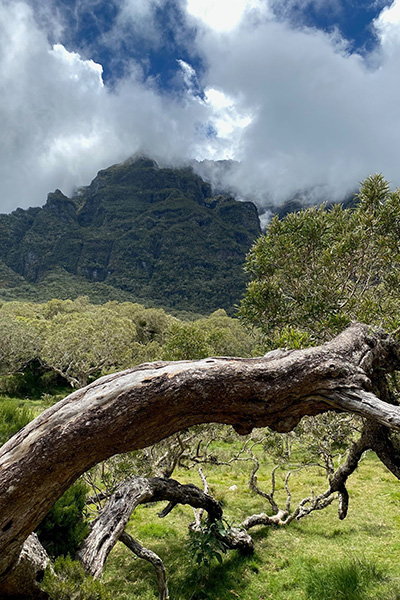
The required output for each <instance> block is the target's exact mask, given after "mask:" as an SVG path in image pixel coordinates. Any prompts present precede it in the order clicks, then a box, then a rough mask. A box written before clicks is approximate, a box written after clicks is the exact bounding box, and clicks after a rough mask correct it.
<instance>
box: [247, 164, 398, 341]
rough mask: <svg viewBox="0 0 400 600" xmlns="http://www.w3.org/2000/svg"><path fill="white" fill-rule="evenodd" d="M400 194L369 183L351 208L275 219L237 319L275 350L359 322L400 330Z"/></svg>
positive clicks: (376, 180)
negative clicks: (257, 331)
mask: <svg viewBox="0 0 400 600" xmlns="http://www.w3.org/2000/svg"><path fill="white" fill-rule="evenodd" d="M399 240H400V190H396V191H390V187H389V184H388V183H387V181H385V179H384V178H383V176H382V175H373V176H371V177H368V178H367V179H366V180H365V181H364V183H363V184H362V186H361V189H360V192H359V194H358V197H357V203H356V206H355V207H354V208H353V207H352V208H344V207H343V206H342V205H340V204H337V205H333V206H326V205H322V206H316V207H311V208H309V209H306V210H302V211H300V212H297V213H291V214H288V215H287V216H286V217H285V218H283V219H279V218H278V217H275V218H273V219H272V221H271V222H270V223H269V225H268V227H267V230H266V233H265V235H262V236H261V237H260V238H259V239H258V240H257V241H256V243H255V244H254V246H253V248H252V249H251V251H250V253H249V255H248V257H247V264H246V269H247V271H248V272H249V273H250V275H251V282H250V283H249V284H248V287H247V292H246V294H245V297H244V299H243V301H242V303H241V307H240V315H241V317H242V318H243V320H244V321H245V322H246V323H248V324H250V325H252V326H257V327H259V328H260V329H261V330H262V331H263V332H264V333H265V334H266V335H267V336H268V337H269V339H270V340H271V341H272V342H273V343H275V345H288V346H291V345H294V346H296V344H297V345H300V346H301V345H303V346H304V345H309V344H310V343H315V342H316V341H321V340H324V339H328V338H329V337H331V336H332V335H335V334H337V333H338V332H339V331H341V330H343V328H344V327H345V326H346V325H348V324H349V323H350V322H351V321H359V322H362V323H368V324H371V325H375V326H379V327H383V328H384V329H386V330H389V331H390V330H394V329H396V328H397V327H398V326H399V323H400V294H399V289H400V245H399Z"/></svg>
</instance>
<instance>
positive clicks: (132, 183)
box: [0, 157, 261, 313]
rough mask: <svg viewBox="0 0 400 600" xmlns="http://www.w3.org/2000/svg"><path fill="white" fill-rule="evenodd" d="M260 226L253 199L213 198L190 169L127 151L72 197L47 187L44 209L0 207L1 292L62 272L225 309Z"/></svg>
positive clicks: (194, 306) (169, 302) (175, 301)
mask: <svg viewBox="0 0 400 600" xmlns="http://www.w3.org/2000/svg"><path fill="white" fill-rule="evenodd" d="M260 233H261V229H260V222H259V218H258V214H257V209H256V207H255V205H254V204H252V203H250V202H239V201H237V200H235V199H234V198H232V197H231V196H228V195H223V194H218V195H216V196H214V195H213V193H212V189H211V186H210V185H209V184H208V183H206V182H205V181H203V180H202V179H201V178H200V177H199V176H198V175H196V174H195V173H194V171H193V169H191V168H190V167H188V168H182V169H169V168H161V167H159V166H158V165H157V163H155V161H153V160H152V159H149V158H147V157H140V158H135V159H134V160H128V161H125V162H124V163H121V164H118V165H113V166H111V167H109V168H108V169H104V170H101V171H99V173H98V174H97V176H96V177H95V178H94V179H93V181H92V182H91V184H90V185H89V186H86V187H82V188H79V189H78V190H77V191H76V192H75V193H74V194H73V195H72V196H71V197H67V196H66V195H64V194H63V193H62V192H61V191H60V190H55V191H54V192H52V193H50V194H49V195H48V198H47V202H46V204H45V205H44V206H43V207H42V208H29V209H26V210H22V209H17V210H15V211H13V212H12V213H10V214H9V215H0V261H1V264H2V265H3V267H2V268H1V267H0V283H1V287H2V289H0V298H3V299H10V297H11V298H12V296H13V292H12V290H14V292H15V294H16V295H19V296H21V293H22V292H21V286H22V287H23V286H27V290H28V288H29V286H30V287H31V288H32V286H33V287H35V286H38V285H39V284H40V282H43V280H44V279H45V278H46V277H48V276H49V274H51V273H54V272H58V273H59V274H60V273H61V274H62V272H63V271H64V272H66V273H68V274H69V275H73V276H75V277H77V278H80V279H81V280H82V281H83V280H86V281H88V282H90V283H93V284H95V283H96V284H105V285H106V286H108V288H107V289H109V288H111V289H113V290H114V289H115V290H117V291H122V292H123V294H125V295H128V297H132V299H137V300H138V301H142V302H143V301H146V300H147V301H148V302H150V303H153V304H156V305H160V306H164V307H166V308H171V309H177V308H182V309H184V310H189V311H195V312H201V313H204V312H210V311H212V310H215V309H217V308H226V309H227V310H229V311H232V310H233V307H234V305H235V304H236V303H237V302H238V301H239V299H240V297H241V295H242V293H243V291H244V287H245V275H244V273H243V269H242V265H243V263H244V260H245V255H246V253H247V251H248V250H249V248H250V247H251V244H252V242H253V241H254V239H255V238H256V237H257V236H258V235H260ZM7 273H8V278H7ZM21 277H22V281H21V279H20V278H21ZM60 277H62V275H60ZM32 289H33V288H32ZM32 289H31V293H33V292H32ZM64 293H65V292H64ZM27 295H29V294H28V293H27ZM107 295H108V294H107V292H104V297H105V298H104V299H105V300H106V299H107ZM111 295H113V294H111Z"/></svg>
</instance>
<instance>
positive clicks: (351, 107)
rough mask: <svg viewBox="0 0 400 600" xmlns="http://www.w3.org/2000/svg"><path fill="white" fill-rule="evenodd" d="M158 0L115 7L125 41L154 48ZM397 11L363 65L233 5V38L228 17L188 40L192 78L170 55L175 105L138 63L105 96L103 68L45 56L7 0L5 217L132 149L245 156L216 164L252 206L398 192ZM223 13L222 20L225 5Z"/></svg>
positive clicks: (2, 134)
mask: <svg viewBox="0 0 400 600" xmlns="http://www.w3.org/2000/svg"><path fill="white" fill-rule="evenodd" d="M164 1H165V0H151V1H149V2H145V1H144V0H141V1H139V0H135V1H133V0H121V3H122V4H121V5H122V6H123V12H122V13H121V15H120V19H123V18H124V19H125V20H124V21H119V23H120V24H121V27H122V29H121V31H124V27H126V28H129V24H130V23H132V22H133V21H135V23H136V25H135V26H136V27H138V28H140V27H141V24H142V29H143V31H144V32H146V31H147V28H148V34H149V37H148V40H150V41H151V35H153V34H152V33H151V27H150V24H151V23H153V22H154V19H155V14H156V12H155V8H157V7H162V6H163V5H164V4H163V3H164ZM221 2H222V0H214V3H213V4H214V5H215V6H216V7H217V6H219V8H221V6H222V4H221ZM399 4H400V0H396V2H394V3H393V5H392V6H391V8H390V9H387V10H385V11H383V12H382V14H381V16H380V18H379V19H378V20H377V21H376V23H375V26H376V29H377V32H378V35H379V36H380V39H381V46H380V47H379V48H378V49H377V51H376V52H375V54H374V56H373V57H372V58H373V60H372V59H371V60H369V62H368V63H366V62H365V61H364V59H362V58H361V57H360V56H358V55H350V54H349V53H348V52H347V50H346V44H345V41H343V40H342V39H340V37H338V35H337V34H336V36H333V35H332V36H329V35H327V34H325V33H323V32H319V31H317V30H315V29H313V30H312V29H304V30H299V29H294V28H291V27H289V26H287V25H285V23H282V22H280V23H278V22H274V21H273V20H272V19H271V16H270V15H269V14H267V13H266V12H264V13H263V12H262V11H261V9H262V8H263V7H264V9H267V8H268V3H267V2H264V3H262V2H259V3H258V4H257V6H256V5H255V4H254V3H252V4H249V2H245V1H244V0H243V2H242V3H241V4H240V5H239V4H238V5H237V6H238V9H237V10H238V12H237V13H234V10H233V9H232V12H233V13H234V14H236V18H237V19H239V21H235V24H234V28H232V27H233V26H232V23H233V21H232V23H231V25H230V26H229V28H228V27H227V28H225V29H224V30H221V26H220V25H218V23H216V25H214V26H211V25H206V24H203V25H202V26H201V27H199V28H198V32H197V36H195V37H194V36H193V35H192V38H191V40H190V44H191V46H190V50H191V51H192V52H193V53H194V54H196V53H200V55H201V56H202V58H203V60H204V65H206V67H207V68H206V69H205V70H204V72H203V73H201V75H199V77H198V76H197V74H196V73H195V71H194V69H193V67H192V65H191V64H189V62H186V61H184V60H182V59H181V58H180V57H179V56H177V57H176V58H177V59H178V64H179V65H180V69H181V72H182V74H183V79H184V80H185V82H186V87H185V90H186V92H185V93H184V94H183V96H181V97H179V95H178V94H175V95H173V94H167V93H166V92H162V91H160V89H159V88H158V87H157V85H156V84H157V82H154V81H153V80H151V79H148V80H144V79H143V75H142V72H141V70H140V68H139V67H138V66H137V65H136V64H134V63H131V64H130V67H131V68H130V70H129V76H127V77H126V78H125V79H123V80H121V81H119V82H118V83H117V84H116V85H115V87H114V88H113V89H110V88H109V87H108V86H107V85H104V84H103V81H102V67H101V65H99V64H97V63H95V62H93V61H92V60H84V59H83V58H82V57H81V56H80V55H79V54H78V53H77V52H72V51H69V50H71V49H69V50H67V49H66V48H65V47H64V46H62V45H61V44H56V45H55V46H54V47H51V46H50V45H49V43H48V40H47V37H46V35H45V33H44V31H43V30H41V29H40V27H39V26H38V24H37V22H36V21H35V19H34V15H33V13H32V10H31V9H29V7H28V6H27V5H26V3H25V2H22V1H14V2H10V1H5V0H3V2H0V77H1V81H2V94H1V95H0V119H1V127H0V141H1V144H0V202H1V210H2V211H8V210H10V209H12V208H15V207H16V206H17V205H20V206H24V207H26V206H28V205H38V204H41V203H43V202H44V201H45V198H46V194H47V192H49V191H51V190H53V189H55V188H56V187H59V188H61V189H62V190H63V191H64V193H67V194H69V193H70V192H71V191H72V189H73V188H74V187H76V186H80V185H86V184H88V183H89V181H90V180H91V179H92V178H93V177H94V175H95V173H96V171H97V170H99V169H100V168H105V167H107V166H108V165H110V164H112V163H115V162H118V161H120V160H124V159H126V158H127V157H128V156H129V155H131V154H133V153H134V152H136V151H145V152H148V153H149V154H150V155H152V156H153V157H154V158H155V159H156V160H159V161H160V162H161V163H168V162H171V163H179V162H182V161H185V160H189V159H190V158H197V159H199V160H202V159H206V158H214V159H222V158H232V159H236V160H240V161H241V164H240V165H239V166H235V167H232V168H230V167H229V165H228V167H227V168H225V167H226V165H225V166H224V169H223V174H222V175H221V178H222V180H223V181H224V183H225V184H226V186H228V187H230V188H231V189H233V190H235V191H236V192H237V194H238V196H240V197H250V198H253V199H255V200H257V201H258V202H259V204H266V203H268V202H270V201H273V202H282V201H284V200H285V199H287V198H288V197H290V196H291V195H293V194H296V193H297V192H298V191H304V190H308V192H309V194H311V195H312V194H314V196H315V197H316V198H317V199H320V198H321V197H326V198H328V199H330V198H335V199H340V198H343V196H344V195H345V194H346V193H347V192H349V191H351V190H352V189H354V186H355V185H357V182H358V181H360V180H361V179H363V178H364V177H365V176H366V175H368V174H369V173H372V172H377V171H382V172H383V173H384V174H385V176H386V177H388V178H389V179H390V180H391V181H392V182H393V184H394V185H400V170H399V168H398V156H399V155H400V114H399V110H398V106H399V105H400V84H399V80H398V66H399V64H400V38H399V37H398V36H397V34H398V32H399V29H400V24H399V19H398V13H396V11H397V10H398V6H399ZM190 6H192V8H191V10H192V12H191V13H188V15H187V18H188V23H189V25H191V26H192V25H193V22H194V19H195V17H194V16H193V15H194V12H193V11H194V8H193V7H194V4H193V5H189V8H190ZM205 6H206V4H205V3H204V4H203V7H205ZM210 6H211V5H210ZM224 6H225V12H226V13H229V10H230V7H231V6H233V5H231V3H229V4H226V3H224ZM182 7H184V0H182ZM128 9H129V12H127V11H128ZM239 9H240V10H239ZM198 10H200V9H198ZM124 11H125V12H124ZM252 11H253V12H252ZM123 15H125V16H123ZM238 15H240V18H239V16H238ZM253 17H256V18H253ZM266 17H267V18H266ZM204 18H205V17H204ZM207 18H208V17H207ZM196 19H199V23H203V21H202V19H203V17H201V16H197V17H196ZM157 27H159V24H158V25H157ZM222 29H223V28H222ZM156 31H157V32H159V30H158V29H156ZM178 33H179V32H178ZM157 35H158V33H157ZM157 35H156V37H157ZM185 35H186V34H185V32H182V39H184V38H185ZM150 41H149V43H150ZM158 43H159V40H156V42H155V44H156V45H157V44H158ZM370 58H371V57H370ZM371 65H374V68H372V67H371ZM199 86H201V87H202V89H203V91H204V95H203V96H202V95H201V94H199V92H198V87H199ZM221 178H220V179H221Z"/></svg>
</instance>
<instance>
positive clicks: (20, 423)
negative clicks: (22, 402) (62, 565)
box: [0, 399, 33, 445]
mask: <svg viewBox="0 0 400 600" xmlns="http://www.w3.org/2000/svg"><path fill="white" fill-rule="evenodd" d="M32 419H33V414H32V412H31V411H30V410H29V409H28V408H26V407H25V406H19V405H18V404H17V403H16V401H15V400H8V399H2V400H0V445H2V444H5V442H6V441H7V440H8V439H10V438H11V437H12V436H13V435H15V434H16V433H17V431H19V430H20V429H22V428H23V427H25V425H27V424H28V423H29V421H31V420H32Z"/></svg>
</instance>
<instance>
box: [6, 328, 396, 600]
mask: <svg viewBox="0 0 400 600" xmlns="http://www.w3.org/2000/svg"><path fill="white" fill-rule="evenodd" d="M399 366H400V360H399V350H398V347H397V345H396V343H395V342H394V340H393V339H392V338H391V337H390V336H388V335H387V334H385V333H384V332H381V331H375V332H373V331H372V330H371V329H370V328H369V327H367V326H364V325H353V326H351V327H349V328H348V329H347V330H346V331H345V332H343V333H342V334H341V335H339V336H338V337H337V338H335V339H334V340H332V341H331V342H329V343H327V344H324V345H322V346H319V347H316V348H308V349H306V350H301V351H292V352H282V351H281V352H275V353H272V354H270V355H267V356H266V357H264V358H256V359H238V358H237V359H236V358H209V359H204V360H200V361H181V362H172V363H165V362H164V363H161V362H159V363H152V364H144V365H141V366H139V367H137V368H134V369H130V370H128V371H124V372H122V373H117V374H114V375H109V376H106V377H102V378H101V379H99V380H98V381H96V382H94V383H92V384H91V385H89V386H87V387H86V388H84V389H81V390H78V391H76V392H74V393H73V394H71V395H69V396H68V397H67V398H65V399H64V400H62V401H61V402H59V403H58V404H56V405H55V406H53V407H51V408H49V409H47V410H46V411H45V412H44V413H42V414H41V415H40V416H39V417H38V418H37V419H35V421H33V422H32V423H30V424H29V425H28V426H27V427H25V428H24V429H23V430H22V431H20V432H19V433H18V434H17V435H16V436H14V438H12V439H11V440H9V442H7V443H6V444H5V445H4V446H3V447H2V448H1V452H0V477H1V479H0V581H1V580H3V581H5V580H6V579H7V577H8V575H9V573H10V572H11V570H12V569H13V567H14V566H15V564H16V561H17V559H18V555H19V553H20V551H21V548H22V545H23V543H24V541H25V540H26V538H27V537H28V535H29V534H30V533H31V532H32V531H33V530H34V529H35V528H36V527H37V525H38V524H39V523H40V521H41V520H42V519H43V517H44V516H45V515H46V513H47V512H48V510H49V509H50V508H51V506H52V505H53V504H54V502H55V501H56V500H57V499H58V498H59V497H60V496H61V494H62V493H63V492H64V491H65V490H66V489H67V488H68V487H69V486H70V485H71V484H72V483H73V481H74V480H75V479H76V478H77V477H78V476H79V475H80V474H81V473H83V472H84V471H86V470H87V469H89V468H90V467H91V466H93V465H94V464H96V463H98V462H99V461H101V460H104V459H105V458H107V457H109V456H111V455H113V454H116V453H119V452H125V451H128V450H134V449H139V448H143V447H145V446H148V445H150V444H153V443H155V442H157V441H159V440H161V439H163V438H165V437H166V436H169V435H171V434H173V433H175V432H177V431H179V430H181V429H185V428H187V427H190V426H192V425H196V424H200V423H210V422H217V423H226V424H231V425H233V427H234V428H235V429H236V431H238V432H239V433H243V434H244V433H249V432H250V431H251V430H252V428H253V427H263V426H270V427H271V428H273V429H274V430H276V431H280V432H284V431H290V430H291V429H293V427H295V425H296V424H297V423H298V422H299V420H300V419H301V417H302V416H304V415H315V414H318V413H321V412H324V411H326V410H332V409H334V410H337V411H350V412H354V413H356V414H359V415H361V416H363V417H367V418H369V419H371V420H373V421H375V422H377V423H379V424H380V425H383V426H385V427H387V428H389V429H395V430H400V408H399V407H396V406H393V405H391V404H388V403H387V402H384V401H382V400H380V399H379V398H377V397H376V396H375V395H374V393H373V391H372V390H373V389H374V387H373V379H374V374H375V373H376V372H377V371H378V370H379V369H385V370H386V371H393V370H395V369H398V368H399ZM1 585H2V584H1V583H0V593H1V591H2V588H1ZM3 585H5V584H3ZM3 597H6V596H4V595H3Z"/></svg>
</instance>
